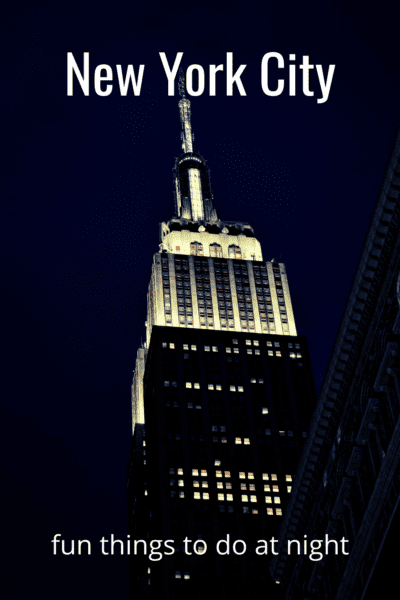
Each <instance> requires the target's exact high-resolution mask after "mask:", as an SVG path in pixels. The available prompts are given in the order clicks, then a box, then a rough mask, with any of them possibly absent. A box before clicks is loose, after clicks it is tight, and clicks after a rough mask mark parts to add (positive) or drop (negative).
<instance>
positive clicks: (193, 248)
mask: <svg viewBox="0 0 400 600" xmlns="http://www.w3.org/2000/svg"><path fill="white" fill-rule="evenodd" d="M190 254H194V255H195V256H204V253H203V244H200V242H192V243H191V244H190Z"/></svg>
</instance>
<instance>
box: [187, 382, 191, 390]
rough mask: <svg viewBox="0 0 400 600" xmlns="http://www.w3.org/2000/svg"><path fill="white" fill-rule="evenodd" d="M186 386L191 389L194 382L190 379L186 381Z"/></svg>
mask: <svg viewBox="0 0 400 600" xmlns="http://www.w3.org/2000/svg"><path fill="white" fill-rule="evenodd" d="M186 387H187V388H189V389H191V388H192V384H191V382H190V381H187V382H186Z"/></svg>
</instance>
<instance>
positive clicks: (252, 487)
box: [249, 483, 256, 492]
mask: <svg viewBox="0 0 400 600" xmlns="http://www.w3.org/2000/svg"><path fill="white" fill-rule="evenodd" d="M249 490H250V491H251V492H255V491H256V486H255V484H254V483H249Z"/></svg>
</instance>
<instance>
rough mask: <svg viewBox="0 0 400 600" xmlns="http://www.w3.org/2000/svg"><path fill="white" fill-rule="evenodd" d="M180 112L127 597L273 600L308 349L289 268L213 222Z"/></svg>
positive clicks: (300, 440) (303, 418)
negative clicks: (274, 541)
mask: <svg viewBox="0 0 400 600" xmlns="http://www.w3.org/2000/svg"><path fill="white" fill-rule="evenodd" d="M179 109H180V119H181V126H182V132H181V137H182V148H183V154H182V155H181V156H180V157H179V158H178V159H177V160H176V163H175V169H174V183H175V217H174V218H172V219H171V220H170V221H169V222H168V223H162V224H161V225H160V248H159V252H157V253H156V254H155V255H154V257H153V264H152V270H151V277H150V284H149V290H148V296H147V322H146V328H147V333H146V342H145V344H144V345H143V347H142V348H140V349H139V350H138V354H137V359H136V367H135V371H134V379H133V385H132V423H133V441H132V449H131V455H130V460H129V467H128V513H129V533H130V538H131V544H132V548H131V566H130V573H131V589H132V597H133V596H136V595H137V593H138V590H140V593H141V594H143V595H144V596H146V597H147V596H148V597H152V598H171V599H172V598H180V597H184V596H185V597H186V596H188V595H189V596H190V597H193V598H204V597H205V594H206V593H209V591H210V590H211V586H214V588H217V589H216V591H217V593H218V594H219V597H220V598H232V597H234V598H236V597H239V598H240V597H249V596H250V597H253V596H254V597H259V596H260V597H261V595H264V596H265V594H266V592H267V591H268V593H269V594H270V597H271V598H274V597H280V588H279V586H277V585H276V584H275V583H274V582H273V581H272V579H271V578H270V576H269V574H268V569H267V562H268V560H269V557H270V555H271V546H269V547H268V545H267V544H265V545H264V546H263V545H262V543H261V540H265V541H268V544H269V540H270V539H271V538H273V536H274V535H276V534H277V532H278V529H279V525H280V521H281V519H282V515H283V513H284V509H285V506H286V504H287V501H288V498H289V497H290V493H291V489H292V486H293V480H294V474H295V470H296V466H297V461H298V456H299V453H300V451H301V448H302V446H303V444H304V441H305V439H306V436H307V429H308V424H309V421H310V418H311V413H312V409H313V406H314V404H315V388H314V383H313V378H312V370H311V363H310V358H309V353H308V349H307V342H306V339H305V338H304V337H300V336H297V331H296V326H295V320H294V314H293V308H292V303H291V298H290V292H289V286H288V280H287V275H286V268H285V265H284V264H283V263H277V262H275V261H274V260H273V259H272V260H270V261H264V260H263V256H262V251H261V246H260V243H259V242H258V241H257V239H256V238H255V236H254V231H253V229H252V227H251V226H250V225H249V224H248V223H241V222H232V221H222V220H220V219H219V218H218V215H217V212H216V209H215V206H214V199H213V196H212V191H211V184H210V173H209V170H208V168H207V165H206V162H205V160H204V159H203V157H202V156H201V155H200V154H198V153H196V152H194V151H193V136H192V132H191V123H190V102H189V100H187V99H186V98H185V97H182V99H181V100H180V102H179ZM185 538H187V540H191V541H190V542H189V541H186V542H185V541H184V540H185ZM167 542H168V543H167ZM218 543H219V545H218ZM152 545H153V547H154V548H155V547H156V546H159V550H158V554H157V551H156V550H155V549H154V553H155V554H154V557H151V552H152V550H151V546H152ZM258 546H260V547H258ZM156 554H157V558H155V556H156Z"/></svg>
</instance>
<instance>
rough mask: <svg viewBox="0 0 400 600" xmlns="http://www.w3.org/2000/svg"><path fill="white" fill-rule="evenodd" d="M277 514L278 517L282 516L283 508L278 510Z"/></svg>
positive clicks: (276, 510)
mask: <svg viewBox="0 0 400 600" xmlns="http://www.w3.org/2000/svg"><path fill="white" fill-rule="evenodd" d="M275 512H276V514H277V515H279V516H282V509H281V508H276V509H275Z"/></svg>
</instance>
